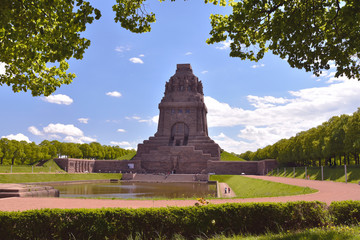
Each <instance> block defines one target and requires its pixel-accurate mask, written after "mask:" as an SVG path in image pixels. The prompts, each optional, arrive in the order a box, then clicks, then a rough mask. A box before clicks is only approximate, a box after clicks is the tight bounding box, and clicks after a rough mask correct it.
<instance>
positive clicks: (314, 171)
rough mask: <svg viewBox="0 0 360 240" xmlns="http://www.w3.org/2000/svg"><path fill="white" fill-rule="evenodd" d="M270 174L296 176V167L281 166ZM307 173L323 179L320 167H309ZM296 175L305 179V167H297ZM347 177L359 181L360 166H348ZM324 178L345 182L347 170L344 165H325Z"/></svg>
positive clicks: (313, 178)
mask: <svg viewBox="0 0 360 240" xmlns="http://www.w3.org/2000/svg"><path fill="white" fill-rule="evenodd" d="M268 175H272V176H279V177H291V178H292V177H294V168H292V167H289V168H286V169H284V168H279V172H278V170H277V169H274V171H273V172H270V173H269V174H268ZM307 175H309V176H310V179H312V180H321V168H320V167H307ZM295 177H296V178H302V179H304V178H305V177H306V176H305V167H297V168H295ZM347 177H348V182H350V183H358V182H359V181H360V166H358V165H356V166H353V165H350V166H347ZM324 180H327V181H335V182H345V170H344V166H336V167H324Z"/></svg>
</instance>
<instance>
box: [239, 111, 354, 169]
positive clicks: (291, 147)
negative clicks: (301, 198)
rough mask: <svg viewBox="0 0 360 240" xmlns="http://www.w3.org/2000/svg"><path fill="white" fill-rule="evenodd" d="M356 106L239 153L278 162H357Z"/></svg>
mask: <svg viewBox="0 0 360 240" xmlns="http://www.w3.org/2000/svg"><path fill="white" fill-rule="evenodd" d="M359 154H360V108H359V109H358V110H357V111H356V112H354V113H353V114H352V115H346V114H343V115H341V116H334V117H332V118H330V119H329V120H328V121H326V122H324V123H322V124H321V125H319V126H317V127H314V128H311V129H309V130H307V131H303V132H300V133H297V134H296V136H294V137H291V138H289V139H281V140H279V141H278V142H276V143H274V144H273V145H268V146H266V147H264V148H261V149H258V150H257V151H255V152H250V151H247V152H245V153H242V154H240V155H239V156H240V157H241V158H243V159H246V160H261V159H267V158H270V159H271V158H273V159H276V160H277V161H278V162H279V163H280V165H281V166H286V167H294V166H331V167H334V166H338V165H344V164H346V165H350V164H358V165H360V155H359Z"/></svg>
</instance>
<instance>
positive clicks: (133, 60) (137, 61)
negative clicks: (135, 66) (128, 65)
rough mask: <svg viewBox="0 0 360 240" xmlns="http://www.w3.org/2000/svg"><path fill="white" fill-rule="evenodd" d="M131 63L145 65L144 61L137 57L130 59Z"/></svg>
mask: <svg viewBox="0 0 360 240" xmlns="http://www.w3.org/2000/svg"><path fill="white" fill-rule="evenodd" d="M129 61H130V62H132V63H140V64H143V63H144V62H143V60H141V59H140V58H137V57H133V58H130V59H129Z"/></svg>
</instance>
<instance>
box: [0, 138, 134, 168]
mask: <svg viewBox="0 0 360 240" xmlns="http://www.w3.org/2000/svg"><path fill="white" fill-rule="evenodd" d="M135 153H136V151H135V150H127V149H123V148H120V147H119V146H107V145H101V144H100V143H97V142H92V143H89V144H87V143H83V144H80V143H68V142H59V141H57V140H53V141H48V140H44V141H42V142H41V143H40V144H38V145H37V144H36V143H34V142H31V143H28V142H26V141H16V140H9V139H7V138H0V165H3V164H4V165H10V164H11V165H23V164H32V163H35V162H38V161H41V160H49V159H53V158H56V157H64V156H66V157H69V158H87V159H99V160H101V159H121V160H122V159H126V158H127V157H132V156H134V155H135ZM128 155H129V156H128Z"/></svg>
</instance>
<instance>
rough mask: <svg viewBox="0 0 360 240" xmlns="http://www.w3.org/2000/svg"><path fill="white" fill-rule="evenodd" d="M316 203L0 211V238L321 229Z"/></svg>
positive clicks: (322, 217)
mask: <svg viewBox="0 0 360 240" xmlns="http://www.w3.org/2000/svg"><path fill="white" fill-rule="evenodd" d="M327 219H328V218H327V211H326V205H325V204H324V203H320V202H289V203H245V204H240V203H231V204H230V203H229V204H220V205H212V204H210V205H206V206H200V207H169V208H143V209H125V208H112V209H111V208H108V209H75V210H64V209H45V210H32V211H24V212H0V236H2V239H5V240H6V239H105V238H108V239H126V238H128V237H129V236H132V237H133V238H135V237H137V235H138V234H140V235H141V238H143V239H153V238H157V237H159V236H162V237H165V238H166V239H169V238H172V237H173V236H175V235H182V236H184V237H186V238H193V237H195V236H199V235H203V234H205V235H206V236H211V235H214V234H220V233H222V234H225V235H230V234H244V233H250V234H260V233H265V232H279V231H287V230H301V229H306V228H310V227H317V226H324V225H326V224H327V223H328V222H327Z"/></svg>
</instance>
